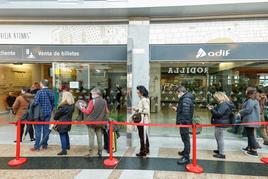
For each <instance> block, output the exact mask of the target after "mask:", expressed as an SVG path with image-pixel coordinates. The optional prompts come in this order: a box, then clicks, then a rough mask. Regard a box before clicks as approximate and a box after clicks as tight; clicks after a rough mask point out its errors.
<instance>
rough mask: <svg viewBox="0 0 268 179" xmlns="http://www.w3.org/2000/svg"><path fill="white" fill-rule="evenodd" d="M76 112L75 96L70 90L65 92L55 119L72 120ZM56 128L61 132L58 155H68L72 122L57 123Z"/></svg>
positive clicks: (61, 120)
mask: <svg viewBox="0 0 268 179" xmlns="http://www.w3.org/2000/svg"><path fill="white" fill-rule="evenodd" d="M73 112H74V97H73V95H72V93H70V92H67V91H65V92H63V94H62V100H61V102H60V104H59V107H58V109H57V112H56V114H55V117H54V120H55V121H59V122H71V121H72V116H73ZM55 129H56V130H57V131H58V132H59V134H60V141H61V149H62V150H61V152H59V153H58V154H57V155H67V150H70V139H69V134H68V132H69V131H70V130H71V124H64V125H56V126H55Z"/></svg>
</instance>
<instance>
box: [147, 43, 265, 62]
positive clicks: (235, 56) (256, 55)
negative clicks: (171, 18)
mask: <svg viewBox="0 0 268 179" xmlns="http://www.w3.org/2000/svg"><path fill="white" fill-rule="evenodd" d="M267 50H268V43H267V42H261V43H255V42H254V43H225V44H224V43H223V44H222V43H221V44H152V45H150V60H151V61H242V60H243V61H245V60H268V53H267Z"/></svg>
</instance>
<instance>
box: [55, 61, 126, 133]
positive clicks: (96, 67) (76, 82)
mask: <svg viewBox="0 0 268 179" xmlns="http://www.w3.org/2000/svg"><path fill="white" fill-rule="evenodd" d="M53 66H54V75H55V77H54V79H55V80H54V90H55V91H56V93H57V96H58V101H60V98H61V91H62V90H63V89H64V88H65V86H67V87H68V88H70V91H71V92H72V94H73V95H74V97H75V100H85V101H88V100H89V99H90V90H91V89H93V88H94V87H98V88H100V89H101V90H102V92H103V97H104V98H105V99H106V101H107V103H108V107H109V110H110V116H109V118H111V119H113V120H117V121H125V120H126V84H127V75H126V64H88V63H54V64H53ZM84 118H85V116H83V115H82V114H81V112H80V111H78V110H76V111H75V113H74V115H73V120H83V119H84ZM82 128H83V126H74V127H73V128H72V131H71V132H72V133H79V134H81V133H83V132H85V133H87V131H86V129H82ZM81 129H82V130H81Z"/></svg>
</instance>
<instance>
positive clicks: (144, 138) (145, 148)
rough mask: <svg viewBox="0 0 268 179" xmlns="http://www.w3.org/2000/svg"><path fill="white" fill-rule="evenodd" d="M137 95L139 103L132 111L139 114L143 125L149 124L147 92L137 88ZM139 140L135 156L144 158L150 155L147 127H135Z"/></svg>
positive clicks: (143, 88) (140, 87) (142, 87)
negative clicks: (138, 150)
mask: <svg viewBox="0 0 268 179" xmlns="http://www.w3.org/2000/svg"><path fill="white" fill-rule="evenodd" d="M137 95H138V96H139V98H140V101H139V103H138V105H137V106H136V107H134V108H133V110H134V111H135V112H136V113H140V114H141V122H140V123H143V124H148V123H150V100H149V93H148V90H147V89H146V88H145V87H144V86H137ZM137 127H138V133H139V138H140V152H139V153H137V154H136V156H137V157H146V155H148V154H149V153H150V150H149V138H148V126H137Z"/></svg>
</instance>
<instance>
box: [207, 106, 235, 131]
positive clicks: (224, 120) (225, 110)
mask: <svg viewBox="0 0 268 179" xmlns="http://www.w3.org/2000/svg"><path fill="white" fill-rule="evenodd" d="M233 109H234V103H233V102H231V101H226V102H223V103H220V104H217V105H216V107H214V108H213V109H212V110H211V114H212V117H211V123H212V124H230V123H231V121H230V120H231V115H232V111H233ZM221 128H224V127H221Z"/></svg>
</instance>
